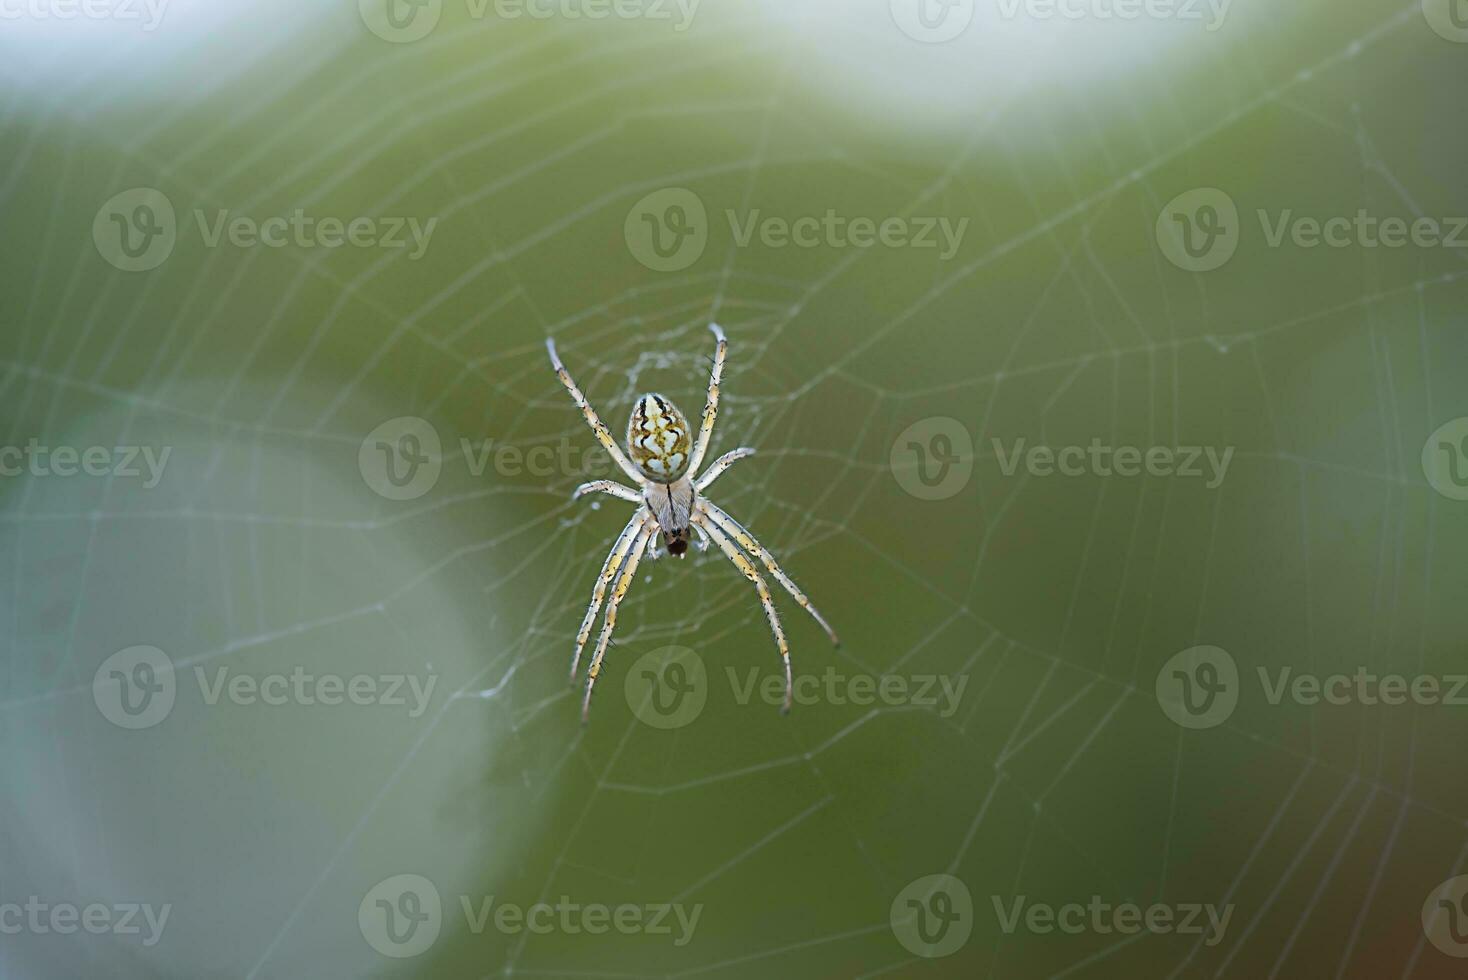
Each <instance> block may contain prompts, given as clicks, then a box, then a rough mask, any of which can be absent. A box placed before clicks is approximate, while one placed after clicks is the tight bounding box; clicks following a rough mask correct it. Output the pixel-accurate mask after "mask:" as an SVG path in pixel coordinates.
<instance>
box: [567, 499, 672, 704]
mask: <svg viewBox="0 0 1468 980" xmlns="http://www.w3.org/2000/svg"><path fill="white" fill-rule="evenodd" d="M656 531H657V524H656V523H644V525H643V528H642V531H641V532H640V533H639V534H638V535H637V539H636V542H635V543H634V544H633V545H632V550H631V551H630V552H628V553H627V562H626V567H625V568H623V570H622V577H621V578H619V579H617V587H616V588H615V589H613V590H612V597H611V598H610V599H608V600H607V618H606V621H605V622H604V623H603V624H602V628H601V636H600V637H599V638H598V639H597V641H596V654H595V655H594V656H593V657H592V658H591V666H590V667H589V668H588V669H587V671H586V696H585V697H584V698H582V699H581V723H582V724H583V725H584V724H586V719H587V718H588V717H590V715H591V691H592V688H594V687H596V675H598V674H600V673H601V662H602V658H603V657H605V656H606V653H607V644H609V643H611V641H612V630H614V629H616V626H617V607H618V606H620V605H621V604H622V597H623V596H625V595H626V594H627V590H628V589H629V588H631V587H632V576H634V575H636V574H637V565H638V563H639V562H640V561H641V560H642V553H643V551H644V550H645V549H646V547H647V542H648V539H650V538H651V537H652V536H653V534H654V532H656Z"/></svg>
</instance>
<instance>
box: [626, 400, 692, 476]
mask: <svg viewBox="0 0 1468 980" xmlns="http://www.w3.org/2000/svg"><path fill="white" fill-rule="evenodd" d="M692 446H693V434H692V432H691V430H690V429H689V428H688V419H687V418H685V417H684V415H683V413H682V412H680V411H678V406H676V405H674V404H673V403H672V402H670V401H668V399H666V398H664V397H663V396H662V395H659V394H648V395H643V396H642V397H641V398H639V399H637V404H636V405H634V406H633V407H632V417H631V418H630V419H629V420H628V422H627V454H628V455H629V456H630V457H631V458H632V462H633V463H634V464H635V465H636V466H637V468H638V470H640V471H641V472H642V475H643V476H646V477H647V478H648V479H649V480H653V481H655V482H657V483H674V482H676V481H677V480H678V478H679V477H681V476H682V475H683V474H684V473H685V472H687V470H688V454H689V451H690V449H691V448H692Z"/></svg>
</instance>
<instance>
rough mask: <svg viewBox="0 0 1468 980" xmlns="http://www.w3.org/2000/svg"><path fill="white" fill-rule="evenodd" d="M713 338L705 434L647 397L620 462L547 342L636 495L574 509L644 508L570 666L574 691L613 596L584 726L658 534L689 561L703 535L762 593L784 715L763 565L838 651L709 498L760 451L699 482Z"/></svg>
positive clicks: (594, 596)
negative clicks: (622, 608) (694, 540)
mask: <svg viewBox="0 0 1468 980" xmlns="http://www.w3.org/2000/svg"><path fill="white" fill-rule="evenodd" d="M709 329H710V330H712V331H713V334H714V339H715V341H716V344H717V346H716V347H715V350H714V366H713V371H712V373H711V374H710V375H709V388H708V401H707V403H706V404H705V405H704V409H703V422H702V424H701V425H700V426H699V429H698V438H697V440H694V439H693V438H692V432H691V430H690V429H689V427H688V419H687V418H686V417H684V415H683V413H682V412H680V411H679V410H678V407H677V406H676V405H674V404H673V403H672V402H671V401H669V400H668V399H667V398H665V397H663V396H662V395H659V394H657V393H655V392H654V393H649V394H646V395H642V396H640V397H639V398H638V399H637V403H636V404H635V405H634V406H633V407H632V417H631V418H630V419H629V420H628V422H627V452H626V453H623V452H622V448H621V447H620V446H618V445H617V443H616V440H614V439H613V438H612V434H611V432H609V431H608V430H607V427H606V426H605V425H604V424H602V420H601V419H600V418H599V417H597V414H596V409H594V408H592V407H591V403H590V402H588V401H587V400H586V396H585V395H583V394H582V393H581V389H580V388H578V387H576V382H575V381H573V380H572V379H571V375H570V374H569V373H568V372H567V371H566V366H565V365H564V364H562V363H561V359H560V357H559V356H558V355H557V354H556V344H555V341H554V340H551V339H547V340H546V342H545V346H546V350H548V351H549V352H550V359H551V365H552V366H553V367H554V368H555V369H556V375H557V376H558V377H559V378H560V379H561V384H563V385H565V386H566V390H567V391H569V392H570V393H571V397H572V398H573V399H574V400H575V402H576V406H577V407H578V408H580V409H581V414H582V415H584V416H585V417H586V424H587V425H589V426H591V431H592V432H594V433H595V434H596V438H597V441H598V442H600V443H601V444H602V446H603V447H605V448H606V451H607V453H608V454H609V455H610V456H611V457H612V461H613V462H615V463H616V464H617V465H618V466H619V467H621V469H622V472H624V473H626V474H627V476H628V478H629V479H630V480H631V481H632V483H633V486H631V487H628V486H625V485H623V484H621V483H618V482H616V481H615V480H594V481H592V482H591V483H583V484H582V485H581V486H579V487H577V488H576V492H575V494H574V495H573V498H572V499H576V500H579V499H580V498H581V497H583V496H585V495H586V494H589V493H605V494H609V495H610V496H613V497H616V498H617V499H619V500H625V501H627V502H629V503H633V504H636V505H637V510H636V511H634V512H633V514H632V519H631V520H630V521H628V522H627V526H626V527H625V528H623V529H622V533H621V534H620V535H619V536H618V537H617V540H616V542H615V543H613V545H612V550H611V552H610V553H609V554H608V555H607V559H606V562H605V563H603V565H602V567H601V574H600V575H598V576H597V579H596V587H595V588H594V589H593V590H592V593H591V605H590V606H589V607H587V610H586V617H585V618H584V619H582V620H581V628H580V629H579V630H578V631H577V632H576V654H575V656H574V657H572V658H571V683H572V684H575V683H576V677H577V673H578V669H579V667H580V665H581V654H582V652H583V650H584V649H585V647H586V641H587V640H588V639H589V638H590V637H591V626H592V623H593V622H595V620H596V614H597V613H598V612H599V611H600V609H601V606H602V601H603V600H604V599H606V594H607V589H608V588H609V587H610V588H611V589H612V595H611V598H610V599H607V600H606V604H607V613H606V620H605V622H604V624H603V625H602V630H601V636H600V637H599V638H598V640H597V643H596V652H595V653H594V654H593V655H592V658H591V666H590V667H589V668H588V670H587V672H586V696H585V697H584V698H582V700H581V722H582V724H585V723H586V719H587V717H588V716H589V714H590V711H591V692H592V689H593V688H594V687H595V686H596V677H597V675H598V674H599V673H601V664H602V658H603V657H605V656H606V652H607V645H608V644H609V643H610V642H611V639H612V630H613V629H614V628H615V627H616V625H617V607H618V606H619V605H621V602H622V597H623V596H625V595H626V594H627V590H628V589H629V588H630V587H631V586H632V577H633V576H634V575H635V574H636V573H637V566H638V563H639V562H640V561H641V560H642V555H643V553H644V552H646V553H647V554H648V555H650V556H652V557H657V554H656V548H657V542H656V540H655V539H654V536H655V535H658V534H661V536H662V542H663V547H664V548H666V549H667V551H668V554H670V555H676V556H677V557H679V558H682V557H683V556H684V555H685V554H687V552H688V541H689V530H690V529H691V530H692V531H693V532H694V533H695V534H697V535H698V538H699V540H700V542H701V544H702V547H703V548H704V549H705V550H706V549H707V548H708V546H709V543H710V542H712V543H713V544H714V545H716V546H717V547H718V548H719V550H720V551H722V552H723V553H724V555H725V556H726V557H727V558H728V559H729V560H730V561H731V562H733V563H734V565H735V567H737V568H738V569H739V571H740V572H742V573H743V574H744V577H745V578H747V579H749V581H750V582H752V583H753V584H754V587H755V591H757V592H758V593H759V601H760V604H761V605H762V606H764V610H765V617H766V618H767V619H769V621H770V631H771V632H772V633H774V635H775V645H776V646H778V647H779V649H780V658H781V660H782V661H784V664H785V702H784V705H783V707H782V708H781V714H786V713H788V712H789V711H790V706H791V704H792V701H793V690H794V684H793V681H792V678H791V674H790V647H789V645H788V644H787V643H786V642H785V630H784V627H782V626H781V625H780V615H779V613H777V612H776V611H775V603H774V600H772V599H771V598H770V587H769V586H768V585H767V584H766V583H765V579H764V576H763V575H761V574H760V572H759V569H757V568H756V567H755V562H759V563H761V564H763V565H764V566H765V568H766V569H767V570H768V571H769V573H770V574H771V575H772V576H774V578H775V581H777V582H779V583H780V584H781V585H782V586H784V588H785V591H786V592H789V593H790V595H791V597H792V598H794V599H795V601H796V602H798V603H799V604H800V606H801V608H802V609H804V610H805V611H806V612H808V613H810V614H811V616H812V617H814V619H815V621H816V622H817V623H819V624H820V625H821V628H822V629H824V630H825V631H826V635H827V636H829V637H830V638H831V642H832V643H833V644H835V645H837V646H839V645H840V640H838V639H837V638H836V632H835V630H833V629H831V626H830V624H829V623H827V622H826V620H825V617H823V616H822V615H821V614H820V613H819V612H818V611H817V610H816V607H815V606H813V605H811V601H810V600H809V599H807V598H806V597H805V593H804V592H801V591H800V589H799V588H798V587H797V586H796V584H795V583H794V582H792V581H791V580H790V576H788V575H786V574H785V572H784V571H783V570H781V568H780V566H779V564H777V563H776V561H775V559H774V557H773V556H772V555H771V554H770V553H769V552H768V551H766V550H765V548H764V547H763V546H762V545H761V544H760V543H759V542H758V541H757V540H755V537H754V535H752V534H750V533H749V532H748V531H746V530H745V529H744V527H743V526H742V525H740V524H739V522H738V521H736V520H734V518H732V517H730V516H729V515H728V514H726V513H724V511H723V510H722V509H721V508H719V507H718V505H716V504H715V503H714V502H713V501H711V500H709V499H708V498H707V497H705V496H704V495H703V494H704V491H706V490H707V489H708V488H709V486H710V485H711V484H712V483H713V482H714V481H715V480H716V479H718V478H719V476H720V474H722V473H723V472H724V471H725V470H727V469H728V468H729V467H730V466H732V465H733V464H734V463H735V461H737V460H740V459H743V458H744V457H746V456H752V455H754V450H753V449H749V448H741V449H735V450H733V451H732V452H727V453H725V454H724V455H722V456H720V457H719V458H718V459H716V460H714V462H713V463H712V464H711V465H710V466H709V468H708V469H706V470H704V471H703V472H702V473H701V474H700V473H699V467H700V466H701V465H702V463H703V458H704V456H705V455H706V454H707V452H708V448H709V440H710V438H711V437H712V436H713V433H714V420H715V418H717V417H718V414H719V378H720V377H721V376H722V375H723V373H724V358H725V356H726V355H727V354H728V351H729V342H728V340H727V339H726V338H725V337H724V331H723V330H721V329H719V326H718V324H716V323H711V324H709ZM629 455H630V456H631V459H630V460H629V459H628V456H629ZM613 580H615V585H614V584H613Z"/></svg>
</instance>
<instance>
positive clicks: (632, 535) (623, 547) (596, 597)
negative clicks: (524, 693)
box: [571, 507, 652, 684]
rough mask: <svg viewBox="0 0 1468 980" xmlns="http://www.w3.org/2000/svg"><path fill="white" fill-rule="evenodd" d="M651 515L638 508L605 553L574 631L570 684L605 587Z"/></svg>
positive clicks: (614, 575)
mask: <svg viewBox="0 0 1468 980" xmlns="http://www.w3.org/2000/svg"><path fill="white" fill-rule="evenodd" d="M651 516H652V515H651V514H649V513H648V512H647V509H646V508H645V507H639V508H638V509H637V513H635V514H633V515H632V520H630V521H628V522H627V526H626V527H624V528H622V533H621V534H620V535H618V536H617V540H616V542H615V543H614V544H613V545H612V550H611V551H609V552H608V553H607V560H606V561H605V562H603V563H602V566H601V573H600V574H599V575H597V578H596V588H595V589H593V590H592V593H591V605H589V606H587V607H586V616H585V618H583V619H582V620H581V628H580V629H579V630H577V631H576V655H575V656H573V657H572V658H571V683H572V684H574V683H576V671H577V668H578V667H580V666H581V651H582V650H584V649H585V648H586V641H587V640H588V639H590V638H591V624H592V623H594V622H596V614H597V613H599V612H601V603H602V599H603V598H604V597H605V596H606V594H607V586H608V585H609V584H610V583H611V581H612V579H613V578H615V577H616V575H617V571H618V570H619V569H620V568H621V567H622V562H623V561H624V560H625V559H626V558H627V553H628V552H629V551H631V550H632V542H633V541H634V540H636V539H637V536H638V532H639V531H641V530H642V529H643V527H644V526H645V525H646V524H647V522H648V519H649V518H650V517H651Z"/></svg>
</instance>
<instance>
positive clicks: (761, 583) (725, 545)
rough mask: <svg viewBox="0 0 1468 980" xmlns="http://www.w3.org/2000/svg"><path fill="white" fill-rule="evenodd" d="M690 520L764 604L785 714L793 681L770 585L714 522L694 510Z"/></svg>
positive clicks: (787, 651)
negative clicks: (781, 670) (779, 665)
mask: <svg viewBox="0 0 1468 980" xmlns="http://www.w3.org/2000/svg"><path fill="white" fill-rule="evenodd" d="M693 522H694V523H695V524H702V525H703V529H704V531H706V532H707V533H708V536H709V537H710V538H712V539H713V542H714V544H716V545H718V546H719V549H720V550H721V551H723V552H724V554H725V555H726V556H727V557H728V559H729V560H730V561H732V562H733V563H734V565H735V567H737V568H738V569H739V570H740V571H741V572H743V573H744V577H745V578H747V579H749V580H750V581H751V582H753V583H754V587H755V591H757V592H758V593H759V601H760V605H762V606H764V607H765V616H766V618H768V619H769V621H770V632H772V633H774V634H775V644H776V645H777V646H779V648H780V659H781V660H783V661H784V662H785V704H784V706H783V707H781V709H780V713H781V714H789V713H790V706H791V705H792V704H793V703H794V701H795V681H794V678H793V677H792V676H791V673H790V645H789V644H788V643H786V642H785V628H784V627H783V626H781V625H780V614H779V613H778V612H776V611H775V601H774V600H773V599H771V598H770V587H769V586H768V585H766V584H765V580H764V578H763V577H762V576H761V575H760V573H759V570H758V569H756V568H755V567H754V565H753V563H751V562H750V560H749V559H748V558H746V557H745V556H744V553H743V552H741V551H740V550H739V549H738V548H736V547H734V543H733V542H732V541H730V540H729V539H728V538H727V537H725V536H724V533H723V532H722V531H720V530H719V528H718V525H716V524H715V523H713V522H712V521H711V520H710V519H708V518H707V517H706V516H705V515H704V514H702V513H699V512H697V511H695V512H694V514H693Z"/></svg>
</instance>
